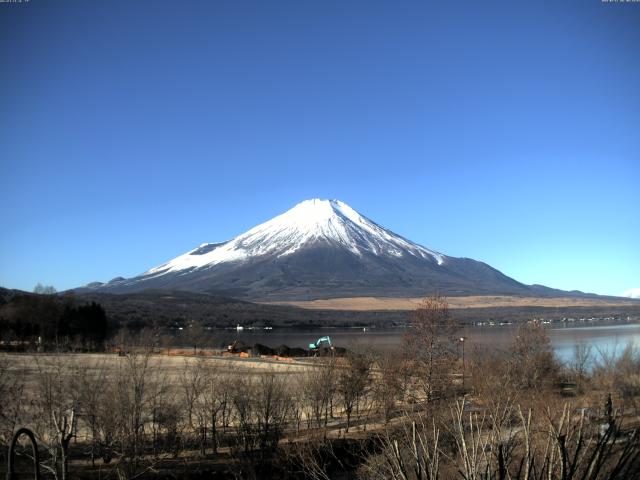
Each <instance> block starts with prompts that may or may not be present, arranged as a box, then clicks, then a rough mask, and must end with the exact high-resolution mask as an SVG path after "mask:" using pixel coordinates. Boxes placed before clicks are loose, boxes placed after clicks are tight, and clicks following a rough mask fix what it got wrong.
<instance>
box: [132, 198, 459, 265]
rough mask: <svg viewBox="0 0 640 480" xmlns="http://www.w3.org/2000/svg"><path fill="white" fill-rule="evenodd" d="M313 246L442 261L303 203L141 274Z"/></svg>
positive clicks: (350, 212)
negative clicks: (223, 239) (328, 246)
mask: <svg viewBox="0 0 640 480" xmlns="http://www.w3.org/2000/svg"><path fill="white" fill-rule="evenodd" d="M314 243H321V244H330V245H332V246H338V247H341V248H343V249H346V250H348V251H350V252H351V253H353V254H354V255H356V256H362V255H364V254H373V255H376V256H388V257H404V256H414V257H418V258H421V259H432V260H433V261H434V262H436V263H437V264H438V265H442V264H443V263H444V262H445V259H446V257H445V256H444V255H442V254H440V253H438V252H435V251H432V250H429V249H427V248H424V247H422V246H420V245H417V244H415V243H413V242H410V241H408V240H406V239H404V238H403V237H400V236H399V235H396V234H394V233H393V232H391V231H389V230H387V229H385V228H383V227H381V226H379V225H378V224H376V223H375V222H373V221H371V220H369V219H368V218H366V217H365V216H363V215H360V214H359V213H358V212H357V211H356V210H354V209H353V208H351V207H350V206H349V205H347V204H346V203H344V202H341V201H339V200H321V199H311V200H305V201H304V202H301V203H299V204H297V205H296V206H294V207H293V208H292V209H290V210H288V211H286V212H285V213H283V214H281V215H278V216H277V217H274V218H272V219H271V220H269V221H267V222H265V223H262V224H260V225H258V226H256V227H254V228H252V229H251V230H249V231H247V232H246V233H243V234H241V235H239V236H237V237H236V238H234V239H232V240H230V241H227V242H223V243H212V244H202V245H200V246H199V247H198V248H196V249H194V250H192V251H190V252H187V253H185V254H184V255H181V256H179V257H177V258H174V259H173V260H171V261H169V262H167V263H165V264H163V265H160V266H158V267H155V268H152V269H151V270H149V271H147V272H145V274H144V275H145V276H150V277H152V278H153V277H156V276H158V275H164V274H166V273H170V272H176V273H177V272H180V271H192V270H194V269H203V268H209V267H212V266H214V265H218V264H222V263H226V262H243V261H247V260H249V259H252V258H256V257H261V256H265V255H270V256H275V257H278V258H280V257H284V256H287V255H290V254H292V253H294V252H296V251H298V250H300V249H301V248H303V247H305V246H309V245H313V244H314Z"/></svg>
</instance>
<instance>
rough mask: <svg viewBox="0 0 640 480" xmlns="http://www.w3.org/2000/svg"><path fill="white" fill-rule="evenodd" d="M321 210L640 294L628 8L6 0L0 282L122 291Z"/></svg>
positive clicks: (552, 278) (591, 1)
mask: <svg viewBox="0 0 640 480" xmlns="http://www.w3.org/2000/svg"><path fill="white" fill-rule="evenodd" d="M312 197H321V198H338V199H341V200H343V201H345V202H347V203H349V204H350V205H351V206H353V207H354V208H356V209H357V210H359V211H360V212H362V213H363V214H365V215H367V216H369V217H370V218H372V219H373V220H375V221H377V222H378V223H381V224H383V225H385V226H387V227H388V228H390V229H392V230H394V231H395V232H397V233H399V234H401V235H404V236H405V237H408V238H410V239H412V240H414V241H416V242H418V243H421V244H423V245H425V246H427V247H430V248H433V249H436V250H439V251H441V252H443V253H445V254H448V255H452V256H466V257H471V258H475V259H478V260H482V261H485V262H487V263H489V264H491V265H492V266H494V267H496V268H498V269H500V270H501V271H503V272H504V273H506V274H507V275H510V276H512V277H514V278H516V279H517V280H519V281H522V282H525V283H541V284H545V285H548V286H551V287H557V288H563V289H580V290H584V291H590V292H596V293H601V294H620V293H621V292H623V291H624V290H626V289H629V288H632V287H640V4H637V3H636V4H631V3H630V4H614V3H601V2H600V0H576V1H562V2H558V1H536V2H514V1H503V2H494V1H482V2H478V1H456V2H442V1H440V2H428V1H416V2H408V1H385V2H378V1H371V0H367V1H362V2H356V1H353V2H352V1H348V2H347V1H343V0H338V1H299V0H296V1H290V2H280V1H273V2H271V1H269V2H267V1H262V0H257V1H255V2H249V1H237V0H236V1H228V2H224V1H200V2H164V1H158V0H153V1H133V2H132V1H113V0H111V1H105V2H87V1H78V2H68V1H55V2H54V1H45V0H31V1H29V2H27V3H20V4H14V3H0V207H1V211H2V217H1V218H2V222H1V224H0V225H1V227H0V285H2V286H5V287H10V288H21V289H26V290H31V289H33V287H34V285H35V284H36V283H37V282H42V283H45V284H50V285H54V286H55V287H56V288H58V289H59V290H62V289H66V288H70V287H75V286H79V285H83V284H86V283H87V282H90V281H94V280H101V281H107V280H109V279H111V278H112V277H115V276H118V275H122V276H132V275H135V274H137V273H140V272H142V271H144V270H146V269H148V268H150V267H152V266H155V265H157V264H159V263H162V262H164V261H166V260H168V259H170V258H173V257H174V256H176V255H178V254H181V253H184V252H185V251H187V250H188V249H191V248H194V247H195V246H197V245H198V244H200V243H203V242H213V241H220V240H225V239H228V238H231V237H233V236H235V235H237V234H239V233H242V232H243V231H245V230H246V229H248V228H250V227H252V226H254V225H255V224H257V223H259V222H261V221H264V220H267V219H269V218H271V217H272V216H274V215H276V214H278V213H281V212H283V211H284V210H286V209H288V208H290V207H292V206H293V205H294V204H296V203H298V202H299V201H302V200H304V199H307V198H312Z"/></svg>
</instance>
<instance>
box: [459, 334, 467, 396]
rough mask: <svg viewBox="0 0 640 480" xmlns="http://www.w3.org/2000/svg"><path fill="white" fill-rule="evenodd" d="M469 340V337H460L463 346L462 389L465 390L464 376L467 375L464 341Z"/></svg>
mask: <svg viewBox="0 0 640 480" xmlns="http://www.w3.org/2000/svg"><path fill="white" fill-rule="evenodd" d="M466 339H467V337H460V343H461V344H462V389H463V390H464V374H465V368H464V341H465V340H466Z"/></svg>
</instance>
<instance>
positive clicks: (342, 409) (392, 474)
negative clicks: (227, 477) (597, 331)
mask: <svg viewBox="0 0 640 480" xmlns="http://www.w3.org/2000/svg"><path fill="white" fill-rule="evenodd" d="M459 341H460V334H459V331H458V327H457V325H456V324H455V322H454V321H453V320H452V319H451V317H450V315H449V312H448V308H447V304H446V301H445V300H444V299H442V298H440V297H434V298H431V299H427V300H426V301H425V302H424V303H423V304H422V305H421V307H420V308H419V309H418V310H417V311H416V313H415V314H414V315H413V317H412V327H411V329H410V330H409V332H408V334H407V338H406V342H405V345H404V348H403V349H402V350H400V351H394V352H377V353H375V354H373V353H371V352H360V353H359V354H352V355H349V356H347V357H344V358H334V357H326V358H321V359H316V360H317V361H316V362H315V363H312V364H306V365H305V364H302V365H299V366H298V367H294V368H288V369H286V368H283V369H277V370H276V369H272V368H268V366H267V368H256V369H252V368H248V367H243V365H246V364H243V363H242V362H233V361H232V362H227V361H225V360H223V359H212V358H198V357H192V358H186V359H184V360H179V362H182V363H179V364H178V366H177V367H176V359H173V360H171V361H170V360H166V359H164V358H163V357H161V356H158V355H154V354H153V353H152V350H151V349H150V348H148V347H147V346H146V344H145V345H138V346H136V347H131V348H127V349H126V350H127V351H129V352H130V353H129V354H128V355H124V356H115V355H114V356H108V357H101V360H96V361H92V360H89V361H88V360H87V358H86V357H83V356H73V355H41V356H37V355H36V356H34V357H31V358H33V359H35V360H34V361H35V365H33V364H29V363H28V362H26V363H25V364H23V365H22V366H18V367H15V366H12V365H11V364H9V363H8V361H7V359H9V358H10V357H0V405H1V407H2V408H0V440H1V441H2V443H3V444H7V443H8V441H9V439H10V438H11V435H12V433H13V432H14V431H15V430H16V428H17V427H18V426H25V425H26V426H28V427H30V428H31V429H33V430H34V432H36V434H37V437H38V441H39V442H40V444H41V445H43V447H44V448H45V449H46V453H47V454H46V455H43V457H42V460H43V464H42V469H43V471H45V472H47V473H48V474H49V476H51V477H53V478H59V479H66V478H69V470H70V469H73V468H74V465H77V464H78V462H77V461H78V460H82V459H86V460H90V463H91V465H92V466H93V467H94V468H96V469H102V468H108V469H110V470H111V471H114V472H116V473H117V475H118V477H119V478H122V479H125V478H127V479H133V478H138V477H139V476H141V475H144V474H151V473H153V472H154V471H156V469H157V468H158V466H159V465H161V464H163V462H166V461H170V460H171V459H175V458H179V457H182V458H186V454H187V453H188V457H189V458H201V459H205V458H218V457H219V456H225V457H226V458H231V459H234V461H235V462H236V463H235V464H237V465H239V467H238V471H237V472H236V476H238V477H240V478H248V477H251V475H253V476H255V477H259V476H260V475H259V473H257V472H259V471H260V469H263V471H266V470H264V466H265V465H267V464H268V463H269V462H270V461H271V460H272V459H273V458H274V457H276V456H277V455H282V454H284V453H286V454H290V455H291V456H292V457H293V458H295V461H294V462H293V463H294V464H296V465H299V472H300V475H302V476H303V477H306V478H326V479H328V478H331V475H330V473H329V472H330V471H331V468H330V466H331V465H340V464H341V462H342V460H343V459H342V458H341V457H340V455H341V454H339V453H336V448H335V446H336V445H337V444H336V442H337V441H338V440H345V441H346V440H350V441H355V440H354V439H358V440H357V441H358V442H362V444H361V445H360V447H359V449H360V453H359V454H358V455H359V460H358V462H359V463H362V467H361V468H360V474H361V476H362V477H363V478H373V479H377V478H399V479H405V480H409V479H436V478H464V479H493V478H497V479H506V478H514V479H516V478H517V479H533V478H536V479H542V478H545V479H563V480H564V479H574V478H583V479H597V478H633V477H632V475H633V473H634V470H633V469H634V468H637V469H638V471H640V465H639V462H640V459H638V451H640V446H639V445H638V434H637V431H636V430H634V428H633V422H632V423H631V424H629V418H632V419H633V418H637V420H638V422H640V411H639V410H638V408H637V407H638V399H639V398H640V387H639V385H640V355H638V353H637V351H635V350H634V349H633V347H629V348H628V349H627V350H625V352H623V354H622V355H618V356H615V357H613V356H611V357H607V356H606V355H603V356H602V360H601V361H599V362H595V363H594V362H593V359H590V358H589V357H588V355H589V354H591V352H589V351H588V349H586V348H585V349H584V351H581V352H576V353H577V354H576V356H575V359H574V362H573V363H572V364H571V365H569V366H568V367H567V368H563V367H562V366H561V365H560V364H559V363H558V362H557V360H556V359H555V358H554V356H553V352H552V349H551V345H550V342H549V339H548V337H547V336H546V333H545V331H544V329H543V328H542V326H541V325H539V324H535V323H531V324H525V325H523V326H522V327H521V328H520V329H519V330H518V332H517V334H516V335H515V336H514V338H513V339H512V340H511V341H510V342H508V343H507V344H506V345H505V346H504V347H503V348H501V349H498V348H493V349H490V350H488V349H483V350H481V349H471V350H470V351H469V353H468V361H467V367H466V368H467V370H468V378H469V381H468V382H466V384H465V382H464V376H463V375H464V373H465V370H463V367H464V365H462V364H461V358H460V355H459V354H460V352H459V347H460V343H459ZM580 348H581V347H580ZM11 358H13V359H17V360H20V359H23V360H24V359H26V358H27V357H22V356H19V355H14V356H12V357H11ZM267 365H268V364H267ZM262 367H264V364H263V365H262ZM567 385H569V386H570V387H569V388H567ZM589 391H594V392H597V396H598V398H597V400H594V401H597V402H600V403H602V395H603V393H605V392H606V393H608V392H611V393H613V394H614V397H615V402H616V407H621V408H624V409H625V410H624V411H623V410H622V409H620V410H618V413H616V411H615V409H613V408H611V409H609V411H608V412H604V411H602V410H600V411H596V410H597V409H595V410H594V409H590V408H585V407H587V406H589V405H593V404H594V401H591V400H593V399H594V398H595V396H594V397H593V398H590V397H589V395H587V394H585V393H584V392H589ZM562 395H565V396H566V395H574V396H576V395H581V396H579V397H576V398H575V399H574V400H575V401H576V402H577V404H576V407H574V408H572V407H569V406H568V405H567V404H566V403H565V402H566V398H564V397H562ZM594 395H595V394H594ZM589 402H591V403H589ZM578 407H579V408H578ZM634 409H635V410H634ZM622 413H624V414H625V415H622ZM630 413H631V415H630ZM634 415H635V417H634ZM623 420H624V421H623ZM625 422H626V423H625ZM358 455H356V456H358ZM256 462H257V464H256ZM232 464H234V463H233V462H232ZM247 465H253V467H254V468H253V469H248V467H247ZM256 465H257V467H256ZM296 468H298V467H296ZM344 468H346V467H344ZM249 470H251V472H253V473H252V474H251V475H250V474H249ZM238 472H240V473H238ZM625 475H626V477H625ZM616 476H617V477H616Z"/></svg>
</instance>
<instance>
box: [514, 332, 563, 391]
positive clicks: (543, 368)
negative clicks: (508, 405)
mask: <svg viewBox="0 0 640 480" xmlns="http://www.w3.org/2000/svg"><path fill="white" fill-rule="evenodd" d="M510 354H511V372H512V374H513V375H514V376H515V380H516V382H517V383H518V385H519V386H520V387H523V388H540V387H542V386H543V385H545V384H547V385H548V384H550V383H552V382H553V381H554V380H555V378H556V376H557V373H558V364H557V362H556V359H555V357H554V354H553V349H552V348H551V341H550V340H549V335H547V332H546V330H545V329H544V327H543V326H542V325H541V324H540V323H538V322H531V323H525V324H523V325H521V326H520V327H519V328H518V332H517V335H516V337H515V338H514V340H513V342H512V344H511V347H510Z"/></svg>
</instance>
